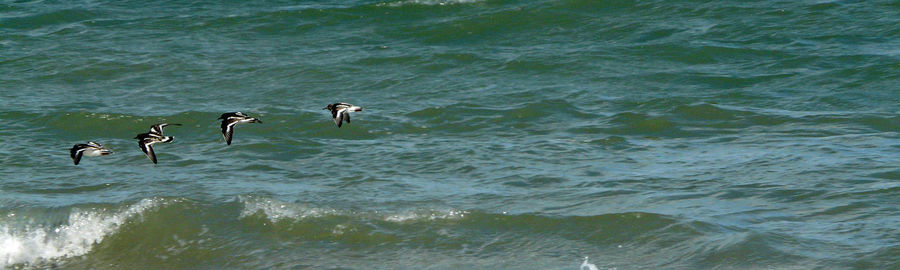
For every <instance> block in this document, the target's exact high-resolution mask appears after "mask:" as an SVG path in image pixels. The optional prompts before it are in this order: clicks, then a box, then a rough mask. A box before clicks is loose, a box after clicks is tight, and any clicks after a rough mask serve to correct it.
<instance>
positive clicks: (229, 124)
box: [219, 112, 262, 145]
mask: <svg viewBox="0 0 900 270" xmlns="http://www.w3.org/2000/svg"><path fill="white" fill-rule="evenodd" d="M219 119H222V137H225V143H226V144H228V145H231V136H232V135H234V125H237V124H243V123H262V121H261V120H259V119H257V118H253V117H250V116H249V115H246V114H244V113H242V112H230V113H223V114H222V116H219Z"/></svg>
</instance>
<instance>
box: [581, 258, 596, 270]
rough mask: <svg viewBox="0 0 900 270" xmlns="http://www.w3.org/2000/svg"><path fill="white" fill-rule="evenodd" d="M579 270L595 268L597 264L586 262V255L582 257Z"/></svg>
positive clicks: (593, 269) (592, 269)
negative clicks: (582, 260)
mask: <svg viewBox="0 0 900 270" xmlns="http://www.w3.org/2000/svg"><path fill="white" fill-rule="evenodd" d="M580 270H597V266H596V265H594V264H593V263H588V257H584V262H583V263H581V268H580Z"/></svg>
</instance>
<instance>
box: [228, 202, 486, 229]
mask: <svg viewBox="0 0 900 270" xmlns="http://www.w3.org/2000/svg"><path fill="white" fill-rule="evenodd" d="M238 201H240V202H241V204H243V209H242V210H241V214H240V218H247V217H251V216H254V215H263V216H264V217H265V218H266V219H268V220H269V221H271V222H278V221H281V220H293V221H302V220H306V219H314V218H323V217H327V216H337V217H351V218H355V219H368V220H377V221H386V222H391V223H409V222H417V221H431V220H452V219H461V218H464V217H466V215H467V214H469V212H468V211H462V210H455V209H447V210H434V209H427V210H409V211H405V212H399V213H382V212H377V211H376V212H355V211H350V210H338V209H330V208H322V207H314V206H309V205H305V204H301V203H287V202H281V201H278V200H274V199H268V198H257V197H252V196H239V197H238Z"/></svg>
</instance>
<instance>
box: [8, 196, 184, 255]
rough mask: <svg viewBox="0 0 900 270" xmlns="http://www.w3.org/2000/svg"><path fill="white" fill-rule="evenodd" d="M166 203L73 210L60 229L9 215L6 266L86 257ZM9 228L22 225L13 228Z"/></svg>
mask: <svg viewBox="0 0 900 270" xmlns="http://www.w3.org/2000/svg"><path fill="white" fill-rule="evenodd" d="M166 202H167V200H165V199H160V198H151V199H143V200H141V201H140V202H138V203H136V204H134V205H131V206H128V207H127V208H125V209H119V210H114V209H103V208H90V209H78V208H73V209H71V210H70V213H69V215H68V218H67V219H66V220H65V221H64V224H60V225H58V226H46V225H43V224H34V223H35V220H33V219H31V218H30V217H28V216H24V215H17V213H16V212H9V213H8V214H6V218H4V219H3V223H4V227H2V228H0V259H2V262H3V265H2V266H3V267H4V268H5V267H9V266H11V265H15V264H20V263H35V262H38V261H40V260H53V259H62V258H66V257H74V256H80V255H84V254H85V253H87V252H89V251H90V250H91V248H92V247H93V245H94V244H96V243H98V242H100V241H103V238H104V237H106V236H108V235H110V234H112V233H115V232H116V230H118V228H119V227H120V226H122V225H123V224H125V222H129V220H133V219H135V218H140V215H141V213H143V212H145V211H151V210H152V209H154V208H155V207H157V206H159V205H161V204H165V203H166ZM176 202H177V201H176ZM138 222H139V221H138ZM9 224H21V225H19V226H16V227H12V228H11V225H9ZM32 224H34V225H32Z"/></svg>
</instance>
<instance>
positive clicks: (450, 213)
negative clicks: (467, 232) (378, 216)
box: [384, 209, 469, 222]
mask: <svg viewBox="0 0 900 270" xmlns="http://www.w3.org/2000/svg"><path fill="white" fill-rule="evenodd" d="M467 214H469V212H467V211H460V210H452V209H451V210H428V211H409V212H406V213H402V214H393V215H387V216H385V217H384V220H385V221H389V222H409V221H420V220H437V219H461V218H464V217H466V215H467Z"/></svg>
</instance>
